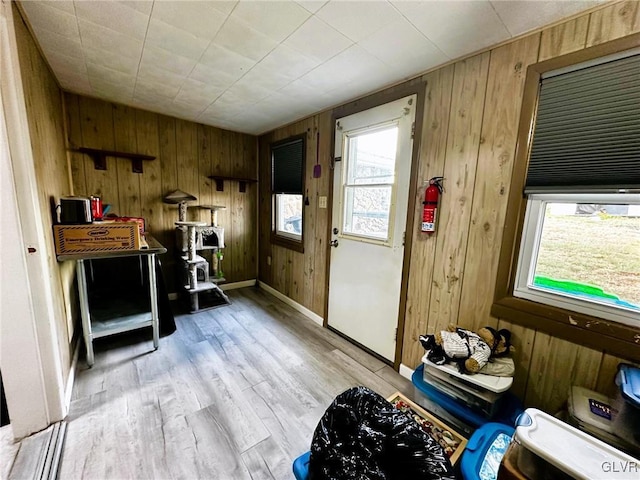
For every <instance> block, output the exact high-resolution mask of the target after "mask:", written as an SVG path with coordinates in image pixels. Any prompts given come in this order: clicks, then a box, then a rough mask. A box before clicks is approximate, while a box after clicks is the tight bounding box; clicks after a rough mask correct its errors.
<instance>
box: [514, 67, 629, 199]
mask: <svg viewBox="0 0 640 480" xmlns="http://www.w3.org/2000/svg"><path fill="white" fill-rule="evenodd" d="M635 188H640V55H633V56H628V57H626V58H622V59H617V60H613V61H610V62H607V63H602V64H599V65H595V66H590V67H587V68H583V69H580V70H575V71H572V72H568V73H563V74H560V75H557V76H552V77H549V78H545V79H543V80H542V82H541V85H540V95H539V102H538V113H537V117H536V125H535V130H534V135H533V143H532V147H531V154H530V157H529V166H528V170H527V181H526V186H525V193H534V192H552V193H559V192H572V191H583V192H585V193H587V192H594V193H596V192H603V191H618V190H619V189H635Z"/></svg>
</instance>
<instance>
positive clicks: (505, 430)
mask: <svg viewBox="0 0 640 480" xmlns="http://www.w3.org/2000/svg"><path fill="white" fill-rule="evenodd" d="M514 432H515V429H514V428H513V427H510V426H509V425H505V424H503V423H485V424H484V425H483V426H481V427H480V428H478V429H477V430H476V431H475V432H474V433H473V435H471V438H470V439H469V442H468V443H467V447H466V449H465V451H464V453H463V454H462V459H461V460H460V471H461V472H462V477H463V478H464V480H496V479H497V478H498V469H499V467H500V462H501V461H502V457H504V454H505V452H506V451H507V448H508V447H509V444H510V443H511V438H512V437H513V434H514Z"/></svg>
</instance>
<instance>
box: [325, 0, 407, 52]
mask: <svg viewBox="0 0 640 480" xmlns="http://www.w3.org/2000/svg"><path fill="white" fill-rule="evenodd" d="M316 16H318V17H319V18H321V19H322V20H324V21H325V22H327V23H328V24H329V25H331V26H332V27H334V28H335V29H336V30H338V31H339V32H341V33H342V34H344V35H346V36H347V37H349V38H350V39H351V40H353V41H354V42H358V41H360V40H362V39H363V38H365V37H368V36H369V35H371V34H372V33H373V32H375V31H376V30H380V29H381V28H382V27H384V26H385V25H388V24H389V23H392V22H395V21H396V20H399V19H400V18H401V15H400V14H399V13H398V11H397V10H396V9H395V8H393V7H392V6H391V5H390V4H389V3H388V2H386V1H377V2H366V1H365V2H362V1H356V2H329V3H327V4H326V5H325V6H323V7H322V8H321V9H320V10H318V11H317V12H316Z"/></svg>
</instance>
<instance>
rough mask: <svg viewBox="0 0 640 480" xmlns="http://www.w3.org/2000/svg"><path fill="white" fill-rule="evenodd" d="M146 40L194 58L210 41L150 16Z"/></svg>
mask: <svg viewBox="0 0 640 480" xmlns="http://www.w3.org/2000/svg"><path fill="white" fill-rule="evenodd" d="M146 42H147V43H149V44H150V45H154V46H156V47H160V48H164V49H165V50H167V51H169V52H172V53H175V54H176V55H181V56H183V57H187V58H193V59H194V60H198V59H199V58H200V56H201V55H202V52H204V51H205V49H206V48H207V46H208V45H209V43H210V41H209V40H207V39H204V38H199V37H196V36H195V35H193V34H192V33H189V32H186V31H184V30H182V29H180V28H177V27H174V26H173V25H169V24H168V23H164V22H162V21H160V20H157V19H155V18H151V22H149V30H148V31H147V39H146Z"/></svg>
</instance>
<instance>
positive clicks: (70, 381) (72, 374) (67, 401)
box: [64, 335, 82, 417]
mask: <svg viewBox="0 0 640 480" xmlns="http://www.w3.org/2000/svg"><path fill="white" fill-rule="evenodd" d="M81 344H82V335H78V336H77V337H76V340H75V346H74V348H73V359H72V360H71V369H70V370H69V377H68V378H67V385H66V387H65V389H64V409H65V412H64V416H65V417H66V416H67V414H68V413H69V407H70V406H71V395H72V394H73V385H74V383H75V381H76V370H77V369H78V357H79V356H80V345H81Z"/></svg>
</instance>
